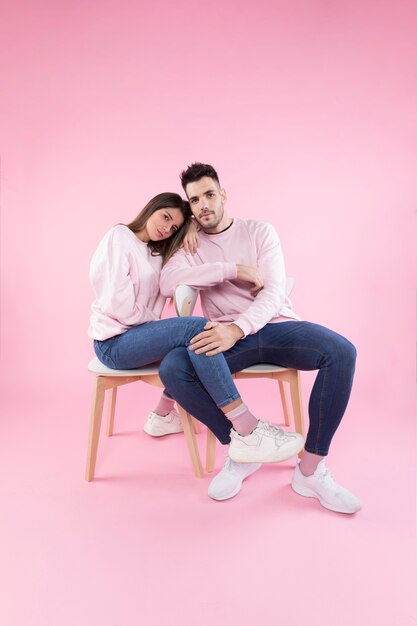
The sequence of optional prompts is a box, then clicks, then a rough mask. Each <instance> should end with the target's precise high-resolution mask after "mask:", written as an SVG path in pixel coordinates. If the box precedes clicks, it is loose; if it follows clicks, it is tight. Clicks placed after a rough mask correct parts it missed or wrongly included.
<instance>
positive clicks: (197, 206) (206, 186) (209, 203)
mask: <svg viewBox="0 0 417 626" xmlns="http://www.w3.org/2000/svg"><path fill="white" fill-rule="evenodd" d="M185 192H186V194H187V197H188V200H189V202H190V207H191V211H192V213H193V215H194V217H195V218H196V220H197V222H198V223H199V224H200V226H201V227H202V228H203V230H205V231H206V232H208V233H217V232H220V231H221V230H224V229H225V228H227V226H228V225H229V222H230V220H229V218H228V217H227V214H226V212H225V210H224V205H225V202H226V193H225V191H224V189H220V187H219V185H218V183H217V182H216V181H215V180H213V179H212V178H210V177H209V176H204V177H203V178H200V180H197V181H196V182H194V183H188V185H187V187H186V189H185Z"/></svg>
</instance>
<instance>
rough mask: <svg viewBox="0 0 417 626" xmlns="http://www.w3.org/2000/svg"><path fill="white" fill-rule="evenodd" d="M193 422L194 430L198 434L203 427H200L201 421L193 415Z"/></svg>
mask: <svg viewBox="0 0 417 626" xmlns="http://www.w3.org/2000/svg"><path fill="white" fill-rule="evenodd" d="M191 419H192V422H193V428H194V432H195V434H196V435H198V434H200V433H201V427H200V422H199V421H198V420H196V419H195V417H192V418H191Z"/></svg>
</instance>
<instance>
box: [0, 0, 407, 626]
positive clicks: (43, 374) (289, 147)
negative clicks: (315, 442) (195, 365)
mask: <svg viewBox="0 0 417 626" xmlns="http://www.w3.org/2000/svg"><path fill="white" fill-rule="evenodd" d="M0 8H1V13H0V24H1V26H0V77H1V79H0V80H1V94H0V116H1V118H0V124H1V126H0V131H1V155H0V156H1V179H0V180H1V197H0V203H1V205H0V206H1V266H0V271H1V301H0V304H1V338H0V341H1V343H0V349H1V389H2V404H3V409H2V418H1V420H2V421H1V428H2V433H3V434H2V437H1V446H2V447H3V448H4V450H3V452H2V454H1V459H2V460H1V463H2V465H3V467H1V468H0V475H1V480H2V493H3V505H4V506H5V508H6V515H5V516H4V518H3V519H2V522H1V523H0V524H4V528H3V529H2V533H1V536H2V538H3V541H5V551H6V559H5V561H4V562H5V563H6V568H5V572H4V574H5V579H4V582H3V584H2V587H3V589H6V591H7V595H8V600H7V602H4V603H3V608H0V616H1V612H2V611H3V612H4V619H3V623H4V624H7V625H9V624H10V625H13V626H23V625H25V626H27V625H30V626H32V625H36V626H38V625H39V626H40V625H41V624H42V626H44V625H45V624H54V625H55V624H60V626H65V625H66V624H71V625H72V624H74V623H78V624H81V625H83V624H96V623H97V624H99V623H100V624H104V625H107V624H109V625H110V624H115V623H123V624H125V625H127V626H129V625H130V624H136V623H140V622H141V620H142V623H144V624H154V623H155V624H160V623H162V621H163V620H165V621H166V623H173V624H177V623H182V624H185V625H188V624H192V623H196V622H197V621H198V623H200V624H206V623H207V624H208V623H211V622H212V621H213V620H214V619H217V621H219V620H220V621H221V620H223V621H221V623H237V622H238V621H239V623H241V624H246V623H249V621H250V619H251V618H252V616H253V618H255V617H256V619H258V620H259V621H260V622H262V623H264V624H266V625H269V624H275V623H276V622H277V619H278V618H279V617H283V618H285V620H286V623H287V624H299V623H301V621H302V620H304V619H306V620H307V619H312V620H313V621H312V623H314V624H316V623H317V624H318V623H320V624H322V625H324V626H327V625H329V626H330V624H334V623H336V621H337V623H339V624H345V623H346V624H351V623H352V621H355V622H356V623H366V624H368V625H373V624H375V625H378V626H379V625H381V624H390V625H393V624H394V625H395V626H397V625H398V626H408V625H409V624H415V623H417V617H416V612H415V607H414V602H413V600H412V598H411V592H410V590H411V589H413V586H412V585H413V584H415V578H413V576H414V575H415V574H414V549H413V542H414V529H415V521H414V518H415V462H414V454H415V426H414V403H415V400H414V397H415V391H414V384H415V369H414V361H415V270H416V258H415V243H416V241H415V230H414V229H415V211H416V191H415V182H416V137H417V125H416V116H415V112H416V107H417V101H416V100H417V99H416V95H417V87H416V84H417V83H416V78H417V76H416V65H417V62H416V59H417V56H416V55H417V49H416V48H417V46H416V43H415V42H416V25H417V9H416V5H415V3H414V2H412V1H397V2H393V1H388V0H387V1H383V2H377V1H376V0H375V1H371V0H363V1H362V2H359V1H355V0H353V1H350V2H343V1H340V2H338V1H336V2H334V1H332V2H331V1H319V0H312V1H309V2H308V1H299V0H295V1H293V2H287V1H281V0H278V1H277V0H275V1H272V0H271V1H268V0H258V1H257V2H254V3H248V2H246V3H244V2H237V1H224V2H220V1H219V0H213V1H212V2H210V3H204V2H200V1H194V2H191V1H190V0H178V1H177V2H175V3H170V2H167V1H165V0H156V1H154V2H152V3H144V2H133V1H127V0H122V1H120V0H119V1H118V2H116V1H115V0H101V1H100V2H98V1H91V2H85V3H84V2H81V1H80V0H78V1H74V0H72V1H71V2H70V1H66V0H60V1H59V2H52V1H51V0H44V1H41V0H39V1H35V0H34V1H33V2H30V1H26V2H24V1H21V0H14V1H13V2H12V1H11V0H2V2H1V5H0ZM194 160H202V161H205V162H209V163H210V162H211V163H212V164H213V165H214V166H215V167H216V168H217V169H218V171H219V174H220V177H221V181H222V184H223V185H224V187H225V188H226V190H227V192H228V197H229V212H230V214H231V215H239V216H241V217H248V218H249V217H256V218H259V219H266V220H269V221H270V222H272V223H273V224H274V225H275V226H276V228H277V231H278V233H279V235H280V237H281V240H282V244H283V248H284V252H285V257H286V264H287V271H288V273H289V274H290V275H293V276H295V277H296V280H297V284H296V289H295V291H294V297H293V301H294V306H295V309H296V311H297V312H299V313H300V314H301V315H302V316H303V318H304V319H309V320H311V321H317V322H319V323H322V324H324V325H327V326H329V327H331V328H333V329H335V330H337V331H339V332H341V333H343V334H345V335H346V336H348V337H349V338H350V339H351V340H352V341H353V342H354V343H355V344H356V346H357V348H358V354H359V356H358V367H357V377H356V381H355V387H354V392H353V395H352V400H351V403H350V405H349V410H348V413H347V415H346V420H345V421H346V424H344V425H343V427H342V429H341V431H340V434H339V436H338V437H337V439H335V444H334V448H333V456H332V464H331V466H332V469H333V468H334V469H335V473H336V470H337V471H338V475H339V476H341V478H343V479H344V482H345V483H346V484H347V486H348V487H350V488H352V490H355V491H356V492H357V493H358V495H360V496H361V498H362V499H363V501H364V510H363V511H362V512H361V513H360V514H359V515H358V516H356V518H355V519H350V520H347V519H345V518H343V519H341V518H340V516H337V515H330V514H328V513H327V512H325V511H323V510H322V509H320V508H319V507H318V506H316V505H315V503H311V502H307V503H306V502H304V501H303V502H300V499H298V500H297V499H296V500H294V497H293V494H292V493H291V491H290V490H289V488H288V482H289V480H290V476H291V472H290V465H288V467H287V468H286V469H285V468H284V469H283V470H282V472H281V474H280V472H279V471H277V468H265V469H264V470H262V471H263V472H264V477H262V476H261V473H259V474H257V475H256V476H254V477H253V478H252V479H251V485H249V481H248V485H247V488H246V485H245V488H246V489H245V493H243V492H242V494H241V496H240V499H236V500H234V501H232V502H230V503H227V504H225V505H219V504H217V503H213V502H210V501H208V499H207V497H206V487H207V484H208V480H209V478H206V479H204V480H203V481H196V480H195V479H194V478H193V476H192V474H191V471H190V468H189V462H188V459H187V457H186V454H185V451H184V449H183V442H182V440H181V439H180V438H179V437H176V438H174V439H173V440H171V443H170V442H169V441H166V442H165V441H164V442H153V441H150V440H149V439H147V438H146V437H145V436H144V435H143V433H142V432H141V430H140V429H141V424H142V423H143V419H144V416H145V415H146V411H147V410H148V408H151V407H152V404H153V403H154V401H155V400H156V397H157V393H156V391H155V390H153V389H150V388H149V389H148V388H145V386H144V385H142V386H141V387H140V389H139V388H136V389H126V390H125V393H124V395H123V396H121V398H120V407H119V409H120V420H121V421H120V429H121V431H122V433H123V434H124V435H127V436H126V437H120V438H117V437H116V438H115V440H114V441H111V442H107V441H106V442H102V445H101V447H100V449H99V463H98V466H97V472H98V475H101V476H104V477H105V478H103V479H102V482H100V479H98V480H97V481H96V482H95V483H93V484H92V485H86V484H84V483H83V482H82V474H83V463H84V453H85V445H86V436H87V423H88V410H89V402H90V398H89V394H90V385H91V379H90V377H89V376H88V374H87V373H86V364H87V362H88V360H89V359H90V358H91V354H92V350H91V345H90V341H89V340H88V338H87V336H86V328H87V323H88V315H89V307H90V302H91V288H90V285H89V283H88V264H89V260H90V258H91V255H92V252H93V250H94V248H95V246H96V244H97V243H98V241H99V239H100V238H101V236H102V235H103V234H104V232H105V231H106V230H107V229H108V228H109V227H110V226H112V225H113V224H115V223H117V222H126V221H128V220H130V219H131V218H132V217H134V216H135V215H136V213H137V212H138V211H139V210H140V209H141V208H142V206H143V205H144V204H145V203H146V202H147V200H148V199H149V198H150V197H151V196H153V195H155V194H156V193H158V192H160V191H168V190H170V191H180V185H179V179H178V174H179V172H180V170H181V169H182V168H183V167H185V166H186V165H188V164H190V163H191V162H193V161H194ZM303 379H304V393H305V400H306V401H307V399H308V393H309V388H310V386H311V381H312V376H311V375H310V374H306V375H305V376H304V377H303ZM260 390H262V393H260ZM242 391H243V393H244V395H245V398H246V399H247V401H248V402H249V403H250V404H251V406H252V408H254V409H255V410H257V411H258V410H259V412H262V411H264V412H268V411H271V407H272V406H273V405H274V403H275V389H271V385H270V384H269V383H267V382H262V383H259V386H256V385H254V384H252V383H247V384H246V386H242ZM138 398H140V402H138ZM138 404H139V408H138ZM274 410H275V409H274ZM157 445H162V446H163V447H164V452H163V454H162V455H159V453H158V454H155V451H156V450H157V448H156V446H157ZM171 453H172V455H171ZM170 455H171V456H170ZM138 456H139V459H138ZM145 459H146V463H144V460H145ZM329 461H330V458H329ZM100 463H101V465H100ZM138 463H139V465H140V466H139V467H138ZM220 464H221V457H219V460H218V463H217V465H218V466H219V465H220ZM284 465H285V464H284ZM278 476H279V477H280V478H279V480H282V487H281V488H280V489H281V491H280V492H279V493H278V494H277V493H276V492H275V491H274V488H276V481H277V480H278V478H277V477H278ZM254 485H257V489H256V490H255V488H254ZM167 487H169V489H168V488H167ZM300 511H301V512H302V513H303V514H302V515H301V514H300ZM191 521H192V523H191ZM347 526H349V529H347ZM69 529H71V532H70V533H69V532H68V531H69ZM173 535H175V537H176V541H173V539H172V536H173ZM283 537H285V541H283ZM216 538H217V540H216ZM254 538H256V541H257V542H258V544H256V543H255V545H252V542H253V540H254ZM177 542H179V543H177ZM349 542H351V543H349ZM259 559H261V562H259ZM262 559H264V561H263V562H262ZM303 564H304V565H305V566H306V567H307V568H310V569H311V573H304V572H303ZM285 570H287V576H286V575H285V574H284V571H285ZM372 581H373V582H372ZM280 586H281V587H280ZM280 588H281V592H282V593H281V594H280V593H279V590H280ZM187 589H188V591H187ZM219 589H221V592H219ZM187 593H189V594H190V595H191V598H189V600H188V602H187V601H186V600H185V598H186V596H187ZM161 594H162V598H165V600H161ZM22 596H23V597H25V598H26V604H25V603H24V602H23V603H22ZM249 598H250V600H249ZM303 598H304V602H303V601H302V599H303ZM247 602H249V607H248V606H247V605H246V603H247ZM259 603H260V604H259ZM281 603H283V606H281ZM294 604H295V606H296V609H297V610H296V611H295V609H294ZM23 605H24V606H23ZM25 607H26V608H25ZM64 607H66V608H65V610H64ZM173 607H174V608H173ZM323 607H327V609H326V611H327V612H326V611H324V612H323ZM61 611H62V612H63V613H62V614H61V616H60V617H58V615H57V612H61ZM165 611H166V612H165ZM319 616H320V617H319ZM365 617H366V619H365ZM245 620H247V621H245ZM343 620H346V621H343Z"/></svg>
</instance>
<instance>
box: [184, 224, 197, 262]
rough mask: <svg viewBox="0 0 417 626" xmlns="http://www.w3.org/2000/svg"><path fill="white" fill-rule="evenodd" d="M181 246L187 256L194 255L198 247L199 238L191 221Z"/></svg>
mask: <svg viewBox="0 0 417 626" xmlns="http://www.w3.org/2000/svg"><path fill="white" fill-rule="evenodd" d="M182 245H183V247H184V250H185V251H186V252H187V253H188V254H195V253H196V252H197V249H198V248H199V246H200V236H199V234H198V230H197V228H196V225H195V224H194V221H193V220H191V222H190V225H189V226H188V230H187V234H186V235H185V237H184V241H183V244H182Z"/></svg>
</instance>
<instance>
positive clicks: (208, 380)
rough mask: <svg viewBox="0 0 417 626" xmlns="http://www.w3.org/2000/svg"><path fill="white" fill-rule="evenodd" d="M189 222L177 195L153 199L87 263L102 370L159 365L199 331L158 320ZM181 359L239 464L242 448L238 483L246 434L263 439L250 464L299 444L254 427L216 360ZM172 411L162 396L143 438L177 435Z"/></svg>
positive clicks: (198, 324) (193, 325) (186, 323)
mask: <svg viewBox="0 0 417 626" xmlns="http://www.w3.org/2000/svg"><path fill="white" fill-rule="evenodd" d="M190 221H191V212H190V209H189V205H188V203H185V202H184V201H183V200H182V198H181V196H179V195H177V194H175V193H161V194H159V195H157V196H155V197H154V198H152V200H150V201H149V202H148V204H147V205H146V206H145V208H144V209H143V210H142V211H141V212H140V213H139V215H138V216H137V217H136V218H135V219H134V220H133V222H131V223H130V224H127V225H122V224H119V225H117V226H114V227H113V228H111V229H110V231H109V232H108V233H107V234H106V235H105V236H104V238H103V239H102V240H101V242H100V243H99V245H98V248H97V250H96V252H95V253H94V256H93V258H92V261H91V265H90V280H91V283H92V285H93V288H94V292H95V300H94V302H93V305H92V314H91V317H90V326H89V336H90V337H91V338H92V339H93V340H94V350H95V353H96V355H97V357H98V358H99V360H100V361H101V362H102V363H104V364H105V365H107V366H108V367H111V368H115V369H134V368H137V367H142V366H144V365H148V364H149V363H154V362H155V361H161V360H162V359H163V358H164V357H165V356H166V355H167V354H168V353H169V352H171V351H172V350H174V349H175V348H179V347H184V346H188V345H189V344H190V341H191V339H192V338H193V337H195V336H196V335H198V334H199V333H201V332H202V331H203V330H204V327H205V325H206V324H207V321H208V320H207V319H206V318H202V317H177V318H169V319H162V320H161V319H160V316H161V313H162V309H163V307H164V304H165V298H164V297H163V296H162V295H161V294H160V292H159V275H160V271H161V268H162V265H163V264H164V263H166V262H167V260H168V259H169V258H170V257H171V256H172V255H173V254H174V253H175V251H176V250H177V249H178V248H179V247H180V246H181V244H182V243H183V240H184V237H185V235H186V233H187V231H188V228H189V225H190ZM231 278H232V277H231ZM188 354H189V358H190V361H191V362H192V365H193V367H194V370H195V372H196V374H197V376H198V378H199V380H200V382H201V383H202V385H203V387H204V388H205V390H206V391H207V393H208V394H209V395H210V396H211V398H212V399H213V400H214V402H215V403H216V405H217V406H218V407H219V408H220V410H221V411H222V412H223V413H224V414H225V415H226V417H227V418H228V419H229V420H230V422H231V424H230V426H232V425H233V427H234V429H235V430H236V431H237V433H238V434H239V435H241V437H240V438H239V441H238V442H237V445H238V446H240V447H241V448H242V449H241V450H240V451H239V458H240V459H242V455H245V454H246V448H248V454H249V456H248V457H247V458H246V460H245V461H244V462H246V463H247V466H246V467H245V471H244V475H243V474H242V480H243V479H244V478H245V477H246V476H248V475H249V474H251V473H253V472H254V471H255V470H256V469H258V467H259V463H252V460H253V459H252V457H251V456H250V450H249V448H250V449H251V450H253V449H254V448H256V446H253V445H251V446H247V445H245V439H247V437H248V436H250V437H252V432H253V433H255V437H258V436H260V437H261V438H263V439H265V438H266V439H270V445H269V448H270V449H269V450H268V451H267V457H266V458H262V459H257V460H262V461H265V462H275V461H282V460H285V459H287V458H289V457H290V456H293V455H294V454H296V453H297V452H298V451H299V449H300V447H302V443H303V442H301V445H300V441H299V440H298V439H297V437H298V436H297V437H295V436H291V435H290V434H288V436H285V437H284V436H283V431H282V430H281V429H278V428H276V427H275V426H273V425H271V424H268V423H266V422H260V421H259V420H257V419H256V418H255V417H254V416H253V415H252V413H250V411H249V409H248V408H247V407H246V405H245V404H243V403H242V400H241V398H240V395H239V392H238V390H237V389H236V386H235V384H234V382H233V379H232V376H231V374H230V371H229V368H228V366H227V364H226V360H225V358H224V356H223V354H218V355H215V356H210V357H207V356H206V355H205V354H196V352H194V351H191V350H189V351H188ZM173 405H174V399H173V398H172V397H171V396H169V395H168V394H167V393H166V392H164V393H163V394H162V397H161V399H160V401H159V403H158V405H157V407H156V408H155V410H154V411H153V412H151V414H150V416H149V418H148V420H147V422H146V425H145V431H146V432H147V433H148V434H151V435H153V436H159V435H163V434H169V433H172V432H179V431H180V430H182V428H181V421H180V418H179V416H178V414H177V413H176V412H175V411H174V410H173ZM257 431H259V432H257ZM261 431H262V432H261ZM264 431H265V432H264ZM285 435H287V433H285ZM236 441H237V440H236ZM230 451H231V449H230ZM229 497H230V496H229ZM219 499H220V498H219Z"/></svg>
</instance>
